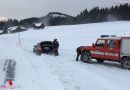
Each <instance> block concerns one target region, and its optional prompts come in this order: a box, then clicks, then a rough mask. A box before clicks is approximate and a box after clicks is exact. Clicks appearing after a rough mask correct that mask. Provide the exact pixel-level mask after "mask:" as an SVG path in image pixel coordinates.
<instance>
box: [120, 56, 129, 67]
mask: <svg viewBox="0 0 130 90" xmlns="http://www.w3.org/2000/svg"><path fill="white" fill-rule="evenodd" d="M122 68H123V69H130V57H125V58H123V59H122Z"/></svg>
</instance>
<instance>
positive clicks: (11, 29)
mask: <svg viewBox="0 0 130 90" xmlns="http://www.w3.org/2000/svg"><path fill="white" fill-rule="evenodd" d="M17 28H18V26H14V27H9V28H8V30H10V31H13V30H16V29H17Z"/></svg>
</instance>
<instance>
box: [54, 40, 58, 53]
mask: <svg viewBox="0 0 130 90" xmlns="http://www.w3.org/2000/svg"><path fill="white" fill-rule="evenodd" d="M53 45H54V46H53V51H54V53H55V56H58V55H59V52H58V48H59V42H58V41H57V39H54V40H53Z"/></svg>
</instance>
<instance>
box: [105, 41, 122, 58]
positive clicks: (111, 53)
mask: <svg viewBox="0 0 130 90" xmlns="http://www.w3.org/2000/svg"><path fill="white" fill-rule="evenodd" d="M119 43H120V42H119V40H107V46H106V50H105V58H106V59H110V60H119V52H120V51H119V50H120V49H119V45H120V44H119Z"/></svg>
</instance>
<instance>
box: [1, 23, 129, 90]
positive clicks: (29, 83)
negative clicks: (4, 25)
mask: <svg viewBox="0 0 130 90" xmlns="http://www.w3.org/2000/svg"><path fill="white" fill-rule="evenodd" d="M102 34H109V35H117V36H130V22H126V21H120V22H107V23H94V24H83V25H69V26H53V27H45V29H43V30H32V29H29V30H28V31H25V32H21V33H20V44H19V33H16V34H7V35H1V36H0V90H5V89H6V90H10V88H2V87H1V85H5V86H8V84H7V83H5V82H4V80H5V72H4V71H3V68H4V63H5V61H6V59H14V60H15V61H16V67H15V78H14V82H13V86H15V87H14V88H13V90H130V85H129V82H130V70H124V69H121V65H120V64H119V63H116V62H108V61H105V62H104V63H103V64H98V63H96V61H95V60H93V63H92V64H86V63H83V62H81V61H79V62H76V61H75V58H76V51H75V50H76V48H77V47H78V46H81V45H91V44H92V43H94V42H95V40H96V39H97V38H98V37H100V35H102ZM54 38H57V39H58V41H59V43H60V48H59V54H60V55H59V56H57V57H55V56H50V55H41V56H36V55H35V54H34V53H32V48H33V46H34V45H35V44H36V43H38V42H40V41H44V40H45V41H46V40H51V41H52V40H53V39H54Z"/></svg>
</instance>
